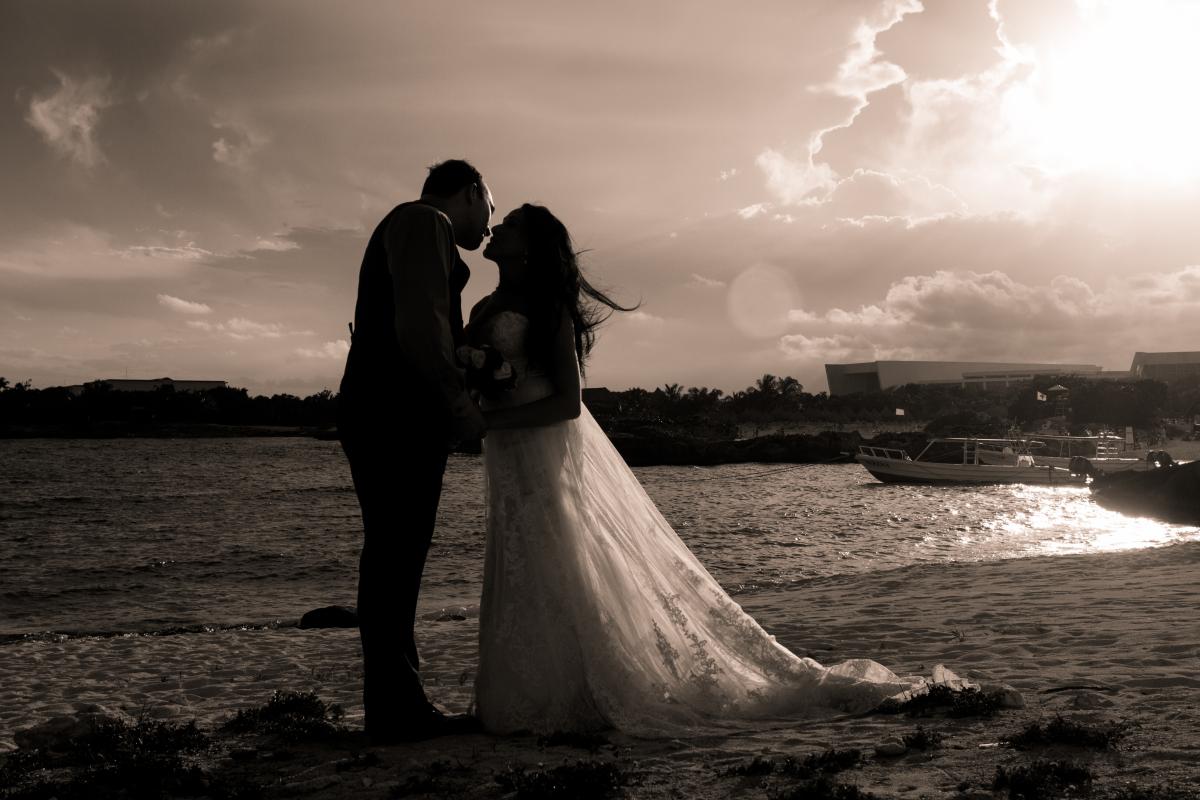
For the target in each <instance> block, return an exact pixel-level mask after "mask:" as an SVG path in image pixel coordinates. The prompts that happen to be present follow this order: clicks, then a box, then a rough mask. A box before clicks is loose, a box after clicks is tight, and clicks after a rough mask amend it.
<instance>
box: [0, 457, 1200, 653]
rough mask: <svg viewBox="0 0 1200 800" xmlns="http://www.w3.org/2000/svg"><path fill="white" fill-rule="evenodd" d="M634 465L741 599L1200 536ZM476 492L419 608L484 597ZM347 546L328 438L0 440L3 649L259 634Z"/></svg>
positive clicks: (347, 570) (463, 478)
mask: <svg viewBox="0 0 1200 800" xmlns="http://www.w3.org/2000/svg"><path fill="white" fill-rule="evenodd" d="M636 472H637V475H638V477H639V478H640V479H641V481H642V483H643V484H644V485H645V486H646V489H647V490H648V492H649V493H650V495H651V497H653V498H654V500H655V501H656V502H657V503H658V505H659V507H660V509H661V510H662V511H663V513H664V514H665V516H666V517H667V519H668V520H670V521H671V523H672V524H674V526H675V527H676V530H678V532H679V534H680V536H682V537H683V539H684V540H685V541H686V542H687V543H688V545H689V546H690V547H691V548H692V549H693V550H694V551H695V552H696V554H697V555H698V556H699V558H700V560H701V561H702V562H703V563H704V564H706V565H707V566H708V568H709V570H710V571H711V572H712V573H713V574H714V575H715V576H716V577H717V579H718V580H720V581H721V583H722V584H724V586H725V587H726V588H727V589H728V590H729V591H731V592H732V593H735V594H744V593H752V592H755V591H758V590H761V589H763V588H770V589H775V588H778V587H780V586H781V585H786V584H789V583H792V582H796V581H804V580H806V579H810V578H813V577H817V576H828V575H834V574H845V573H862V572H870V571H874V570H883V569H892V568H896V567H903V566H906V565H910V564H916V563H927V562H945V561H956V560H976V559H994V558H1011V557H1017V556H1030V555H1033V556H1037V555H1052V554H1061V553H1080V552H1091V551H1100V550H1114V549H1125V548H1138V547H1151V546H1157V545H1165V544H1171V543H1175V542H1179V541H1183V540H1188V539H1197V538H1200V530H1197V529H1196V528H1190V527H1182V526H1174V525H1168V524H1164V523H1159V522H1154V521H1150V520H1144V519H1135V518H1130V517H1126V516H1123V515H1121V514H1117V513H1114V512H1110V511H1106V510H1104V509H1101V508H1100V507H1098V506H1096V505H1095V504H1094V503H1093V502H1092V501H1091V499H1090V497H1089V494H1088V491H1087V490H1086V489H1082V488H1070V487H1065V488H1058V487H1056V488H1046V487H1033V486H997V487H963V488H946V487H941V488H938V487H905V486H896V485H884V484H880V483H877V482H876V481H875V480H874V479H872V478H871V477H870V476H869V475H868V474H867V473H866V472H865V471H864V470H863V469H862V468H861V467H859V466H858V465H856V464H837V465H803V466H795V467H779V466H772V465H761V464H740V465H731V466H722V467H715V468H687V467H649V468H643V469H638V470H636ZM482 491H483V481H482V470H481V464H480V460H479V459H478V458H477V457H452V458H451V460H450V463H449V468H448V470H447V474H446V480H445V492H444V494H443V499H442V506H441V515H440V518H439V522H438V530H437V533H436V535H435V538H434V544H433V549H432V551H431V553H430V557H429V562H428V563H429V566H428V568H427V571H426V577H425V585H424V588H423V592H422V596H421V605H422V609H421V611H422V612H423V613H433V612H436V611H437V610H438V609H443V608H455V607H466V608H467V609H468V613H469V610H470V609H471V608H472V607H474V606H475V604H476V603H477V602H478V597H479V590H480V582H481V568H482V563H483V547H484V509H483V498H482ZM359 543H360V530H359V519H358V506H357V503H356V500H355V497H354V492H353V490H352V488H351V486H350V477H349V471H348V469H347V466H346V462H345V459H344V458H343V456H342V454H341V450H340V448H339V447H338V445H337V444H336V443H335V442H323V441H316V440H312V439H300V438H296V439H191V440H152V439H130V440H112V441H94V440H78V441H64V440H6V441H0V659H2V658H3V650H4V648H5V647H6V646H11V645H12V644H13V643H16V642H20V641H22V640H24V641H28V640H29V638H30V637H29V636H28V635H30V634H33V635H35V638H36V635H38V634H42V635H45V634H48V633H51V632H52V633H57V634H63V633H67V634H83V635H88V634H113V633H149V632H175V633H182V634H183V635H186V634H187V632H188V631H196V632H202V631H203V630H205V629H212V628H223V627H227V626H249V627H251V628H254V627H263V628H271V627H275V626H280V625H288V624H291V623H294V622H295V621H296V620H297V619H298V618H299V617H300V616H301V615H302V614H303V613H304V612H305V611H307V610H309V609H312V608H316V607H319V606H325V605H334V604H340V605H353V604H354V598H355V586H356V580H357V558H358V548H359ZM54 638H59V639H61V637H54Z"/></svg>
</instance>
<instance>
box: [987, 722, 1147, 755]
mask: <svg viewBox="0 0 1200 800" xmlns="http://www.w3.org/2000/svg"><path fill="white" fill-rule="evenodd" d="M1126 732H1127V730H1126V726H1124V725H1122V724H1119V723H1117V724H1113V725H1108V726H1104V727H1100V726H1095V725H1085V724H1082V723H1079V722H1074V721H1072V720H1068V719H1063V717H1062V715H1061V714H1056V715H1055V716H1054V719H1052V720H1050V722H1048V723H1046V724H1045V725H1042V724H1041V723H1040V722H1032V723H1030V724H1029V725H1028V726H1026V727H1025V729H1024V730H1022V731H1021V732H1020V733H1015V734H1013V735H1012V736H1006V737H1005V738H1004V741H1006V742H1007V743H1008V744H1010V745H1012V746H1013V747H1016V748H1020V749H1025V748H1029V747H1043V746H1046V745H1052V744H1066V745H1074V746H1076V747H1094V748H1098V749H1101V750H1107V749H1110V748H1113V747H1116V744H1117V742H1118V741H1120V740H1121V739H1122V738H1123V737H1124V736H1125V734H1126Z"/></svg>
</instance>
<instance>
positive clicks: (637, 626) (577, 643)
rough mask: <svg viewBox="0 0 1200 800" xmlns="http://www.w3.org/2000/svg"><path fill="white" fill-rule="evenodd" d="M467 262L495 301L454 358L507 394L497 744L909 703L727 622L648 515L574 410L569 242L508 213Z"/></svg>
mask: <svg viewBox="0 0 1200 800" xmlns="http://www.w3.org/2000/svg"><path fill="white" fill-rule="evenodd" d="M483 255H484V256H485V257H486V258H488V259H490V260H492V261H494V262H495V263H496V265H497V267H498V268H499V274H500V280H499V285H498V287H497V289H496V291H495V292H493V293H492V294H491V295H489V296H488V297H485V298H484V299H483V300H481V301H480V302H479V303H478V304H477V305H476V306H475V308H474V309H472V311H471V315H470V324H469V327H468V330H467V336H468V342H469V343H470V344H471V345H473V346H475V347H479V346H480V345H483V344H488V345H491V346H493V347H494V348H496V349H497V350H499V351H500V353H501V354H502V355H503V356H504V358H505V360H506V361H508V362H509V364H510V365H511V366H512V368H513V369H514V370H515V372H516V373H517V376H518V381H517V384H516V386H515V387H514V388H513V389H512V390H511V391H507V392H504V393H503V394H501V395H500V396H499V397H498V398H493V399H492V400H490V401H487V400H485V401H484V406H483V408H484V416H485V418H486V420H487V424H488V435H487V438H486V440H485V443H484V471H485V479H486V484H487V554H486V557H485V559H486V560H485V567H484V578H483V596H482V599H481V602H480V616H479V672H478V676H477V678H476V682H475V713H476V715H477V716H478V718H479V720H480V722H481V723H482V724H483V727H484V728H486V729H487V730H489V731H492V732H496V733H512V732H518V731H530V732H542V733H544V732H552V731H585V730H597V729H603V728H612V727H615V728H618V729H622V730H626V731H630V732H635V733H643V734H655V733H677V732H679V731H681V730H685V729H688V728H692V727H694V726H697V725H712V724H717V723H720V722H723V721H724V722H731V721H736V720H739V719H752V718H767V717H794V716H812V715H821V714H824V715H829V714H834V713H839V712H853V711H862V710H866V709H869V708H871V707H873V706H875V705H877V704H878V703H879V702H880V701H882V700H884V699H885V698H888V697H893V696H899V695H903V694H905V693H917V692H920V691H923V690H924V688H925V687H926V686H927V684H926V683H925V681H924V680H923V679H921V678H901V677H899V676H897V675H895V674H893V673H892V672H891V671H890V670H888V669H887V668H886V667H884V666H883V665H881V664H879V663H877V662H874V661H870V660H867V659H856V660H852V661H847V662H844V663H841V664H838V665H836V666H833V667H824V666H822V665H821V664H819V663H817V662H816V661H814V660H812V659H811V658H802V657H800V656H796V655H794V654H793V653H791V652H790V651H789V650H787V649H786V648H784V647H783V646H782V645H780V644H779V643H777V642H776V641H775V637H773V636H771V635H769V634H768V633H767V632H766V631H764V630H763V629H762V628H761V627H760V626H759V625H758V623H756V622H755V621H754V620H753V619H752V618H751V617H750V616H749V615H748V614H746V613H745V612H744V611H742V609H741V607H740V606H738V604H737V603H735V602H734V601H733V600H732V599H731V598H730V597H729V595H728V594H726V593H725V591H724V590H723V589H722V588H721V586H720V585H719V584H718V583H717V581H716V580H715V579H714V578H713V577H712V576H711V575H709V574H708V572H707V571H706V570H705V569H704V567H703V566H702V565H701V564H700V562H699V561H697V560H696V558H695V556H693V555H692V553H691V552H690V551H689V550H688V548H687V546H686V545H684V543H683V542H682V541H681V540H680V538H679V537H678V536H677V535H676V534H675V531H674V530H673V529H672V528H671V526H670V525H669V524H668V523H667V521H666V520H665V519H664V518H663V516H662V515H661V514H660V513H659V511H658V509H657V508H656V507H655V505H654V503H653V502H652V501H651V500H650V498H649V497H648V496H647V494H646V492H645V491H644V490H643V489H642V487H641V485H640V484H639V483H638V480H637V478H636V477H635V476H634V474H633V473H632V472H631V471H630V469H629V468H628V467H627V466H626V464H625V462H624V461H623V460H622V459H621V457H620V455H619V454H618V453H617V451H616V449H615V448H614V447H613V446H612V444H611V443H610V442H609V440H608V437H607V436H606V435H605V434H604V432H603V431H602V430H601V429H600V426H599V425H597V424H596V421H595V420H594V419H593V418H592V416H591V414H589V413H588V410H587V409H586V408H585V407H583V405H582V404H581V402H580V372H581V370H582V366H583V363H584V360H585V359H586V357H587V355H588V352H589V351H590V350H591V347H592V344H593V341H594V328H595V326H596V324H597V323H598V322H599V321H600V320H599V317H598V311H599V310H600V307H602V306H603V307H607V308H609V309H613V310H621V311H626V310H630V309H624V308H621V307H620V306H619V305H617V304H616V303H614V302H613V301H612V300H610V299H609V298H608V297H606V296H605V295H604V294H603V293H601V292H599V291H597V290H596V289H594V288H593V287H591V286H590V285H589V284H588V283H587V281H586V280H585V279H584V278H583V277H582V276H581V275H580V272H579V267H578V264H577V262H576V255H575V251H574V249H573V246H572V243H571V239H570V236H569V235H568V233H567V230H566V228H565V227H564V226H563V224H562V223H561V222H559V220H558V219H556V218H555V217H554V216H553V215H552V214H551V213H550V212H549V211H548V210H546V209H545V208H542V207H540V206H535V205H523V206H521V207H520V208H518V209H516V210H514V211H513V212H511V213H510V214H509V215H508V216H506V217H505V218H504V221H503V223H501V224H500V225H497V226H496V227H495V228H493V229H492V238H491V241H490V242H489V243H488V245H487V247H486V249H485V250H484V251H483Z"/></svg>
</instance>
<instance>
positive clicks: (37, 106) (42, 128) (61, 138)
mask: <svg viewBox="0 0 1200 800" xmlns="http://www.w3.org/2000/svg"><path fill="white" fill-rule="evenodd" d="M54 75H55V77H57V78H58V84H59V85H58V89H57V90H56V91H54V92H53V93H51V94H49V95H40V94H37V95H34V97H33V99H32V100H31V101H30V103H29V113H28V114H27V115H26V117H25V121H26V122H28V123H29V124H30V125H31V126H33V129H34V130H36V131H37V132H38V133H40V134H41V135H42V138H43V139H45V140H46V143H47V144H48V145H50V146H51V147H52V148H54V149H55V150H56V151H58V152H59V153H61V154H63V155H65V156H67V157H69V158H71V159H74V160H75V161H76V162H78V163H79V164H81V165H83V166H85V167H94V166H96V165H97V164H100V163H102V162H103V161H104V153H103V152H101V150H100V146H99V144H98V143H97V142H96V128H97V126H98V125H99V123H100V112H102V111H103V110H104V109H106V108H108V107H109V106H110V105H112V102H113V100H112V97H111V96H110V94H109V91H108V85H109V82H110V81H109V79H108V78H107V77H99V76H91V77H87V78H84V79H83V80H75V79H74V78H72V77H70V76H68V75H66V74H64V73H62V72H59V71H58V70H54Z"/></svg>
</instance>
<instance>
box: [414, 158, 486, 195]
mask: <svg viewBox="0 0 1200 800" xmlns="http://www.w3.org/2000/svg"><path fill="white" fill-rule="evenodd" d="M473 183H478V184H479V185H481V186H482V185H483V176H482V175H480V174H479V170H477V169H475V168H474V167H473V166H471V165H470V164H468V163H467V162H466V161H463V160H462V159H461V158H452V159H450V160H449V161H443V162H442V163H440V164H434V165H433V166H432V167H430V168H429V176H428V177H427V178H425V185H424V186H422V187H421V196H422V197H424V196H426V195H432V196H433V197H449V196H450V195H452V194H454V193H455V192H457V191H458V190H459V189H462V188H463V187H464V186H470V185H471V184H473Z"/></svg>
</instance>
